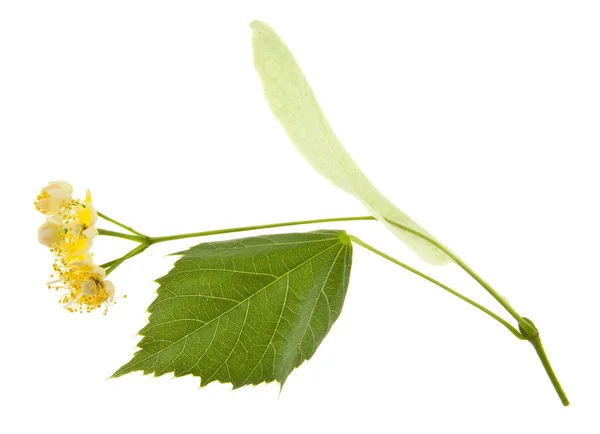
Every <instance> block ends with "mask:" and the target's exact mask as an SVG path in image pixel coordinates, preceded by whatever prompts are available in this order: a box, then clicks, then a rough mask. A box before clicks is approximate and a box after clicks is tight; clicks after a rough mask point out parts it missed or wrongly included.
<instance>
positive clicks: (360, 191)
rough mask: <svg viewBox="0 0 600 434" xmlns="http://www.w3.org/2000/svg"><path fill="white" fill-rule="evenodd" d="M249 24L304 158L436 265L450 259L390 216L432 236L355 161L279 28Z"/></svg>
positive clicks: (281, 115) (266, 82)
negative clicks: (338, 136) (393, 223)
mask: <svg viewBox="0 0 600 434" xmlns="http://www.w3.org/2000/svg"><path fill="white" fill-rule="evenodd" d="M250 27H251V28H252V29H253V34H252V44H253V46H254V66H255V67H256V70H257V72H258V75H259V77H260V79H261V81H262V84H263V87H264V93H265V97H266V99H267V102H268V104H269V107H270V108H271V111H272V112H273V114H274V115H275V117H276V118H277V119H278V120H279V122H280V123H281V125H282V126H283V128H284V129H285V130H286V132H287V134H288V136H289V138H290V139H291V140H292V142H293V143H294V145H296V148H297V149H298V150H299V151H300V153H301V154H302V155H303V156H304V158H305V159H306V160H307V161H308V162H309V163H310V164H311V165H312V166H313V168H314V169H315V170H316V171H317V172H319V173H320V174H321V175H323V176H324V177H325V178H327V179H328V180H329V181H331V182H332V183H333V184H334V185H336V186H337V187H338V188H340V189H342V190H344V191H345V192H347V193H350V194H351V195H353V196H354V197H356V198H357V199H359V200H360V201H361V202H362V203H363V204H364V206H365V207H366V208H367V209H368V210H369V212H370V213H371V214H372V215H373V216H375V217H377V219H379V220H380V221H381V222H382V223H383V224H385V225H386V226H387V228H388V229H389V230H390V231H392V232H393V233H394V234H395V235H396V236H397V237H398V238H400V240H402V241H403V242H404V243H405V244H406V245H407V246H408V247H409V248H411V249H412V250H413V251H414V252H415V253H416V254H417V255H419V256H420V257H421V258H422V259H423V260H425V261H427V262H429V263H431V264H437V265H441V264H446V263H449V262H451V259H450V258H449V257H448V256H447V255H446V254H445V253H444V252H442V251H441V250H439V249H438V248H437V247H436V246H434V245H433V244H431V243H430V242H429V241H426V240H424V239H422V238H420V237H418V236H417V235H414V234H412V233H410V232H407V231H405V230H402V229H400V228H398V227H394V226H393V225H390V224H389V223H388V222H387V221H386V220H385V219H389V220H392V221H394V222H397V223H400V224H402V225H405V226H408V227H409V228H411V229H413V230H415V231H416V232H418V233H421V234H423V235H425V236H428V237H431V238H433V237H432V236H431V234H429V233H428V232H427V231H426V230H425V229H423V228H422V227H421V226H419V224H417V222H415V221H414V220H413V219H411V218H410V217H409V216H408V215H406V214H405V213H404V212H402V211H401V210H400V209H398V208H397V207H396V206H395V205H394V204H393V203H392V202H390V201H389V200H388V199H387V198H386V197H384V196H383V195H382V194H381V193H380V192H379V190H377V188H375V186H374V185H373V183H372V182H371V181H369V179H368V178H367V177H366V176H365V174H364V173H363V172H362V171H361V170H360V168H359V167H358V166H357V165H356V163H355V162H354V160H353V159H352V157H351V156H350V154H348V152H347V151H346V150H345V149H344V147H343V146H342V144H341V143H340V141H339V140H338V138H337V137H336V135H335V133H334V132H333V130H332V129H331V127H330V126H329V123H328V122H327V118H326V117H325V114H324V113H323V111H322V110H321V107H320V106H319V103H318V102H317V99H316V98H315V95H314V94H313V91H312V89H311V88H310V85H309V84H308V82H307V81H306V78H305V77H304V74H302V71H301V70H300V67H299V66H298V64H297V63H296V61H295V60H294V57H293V56H292V53H291V52H290V51H289V49H288V48H287V46H286V45H285V43H284V42H283V41H282V40H281V39H280V38H279V36H278V35H277V34H276V33H275V31H274V30H273V29H272V28H271V27H269V26H268V25H267V24H265V23H263V22H261V21H253V22H252V23H251V24H250Z"/></svg>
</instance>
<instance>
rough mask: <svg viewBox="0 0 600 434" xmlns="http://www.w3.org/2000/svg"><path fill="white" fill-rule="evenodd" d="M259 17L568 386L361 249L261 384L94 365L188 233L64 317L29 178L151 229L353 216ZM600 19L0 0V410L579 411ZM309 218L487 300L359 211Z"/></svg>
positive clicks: (362, 418) (106, 416)
mask: <svg viewBox="0 0 600 434" xmlns="http://www.w3.org/2000/svg"><path fill="white" fill-rule="evenodd" d="M253 19H261V20H264V21H265V22H267V23H269V24H270V25H271V26H272V27H273V28H275V30H276V31H278V33H279V34H280V35H281V36H282V38H283V39H284V40H285V41H286V42H287V44H288V45H289V47H290V49H291V50H292V51H293V53H294V54H295V56H296V58H297V60H298V62H299V63H300V65H301V66H302V68H303V70H304V72H305V74H306V76H307V78H308V79H309V81H310V82H311V84H312V86H313V89H314V91H315V93H316V95H317V96H318V98H319V100H320V102H321V104H322V106H323V108H324V110H325V112H326V113H327V115H328V117H329V120H330V122H331V124H332V126H333V127H334V129H335V130H336V132H337V133H338V135H339V137H340V139H341V140H342V142H343V143H344V144H345V146H346V147H347V148H348V150H349V151H350V153H351V154H352V155H353V156H354V157H355V159H356V161H357V162H359V164H360V165H361V167H362V168H363V170H364V171H365V172H366V173H367V174H368V175H369V176H370V177H371V179H372V180H373V181H374V182H375V184H376V185H377V186H378V187H379V188H380V189H381V190H382V191H383V192H384V193H385V194H386V195H388V196H389V197H390V199H392V200H393V201H394V202H395V203H396V204H397V205H398V206H399V207H401V208H402V209H404V210H405V211H407V212H408V213H409V214H410V215H411V216H412V217H414V218H415V219H416V220H417V221H419V222H420V223H421V224H422V225H423V226H424V227H426V228H427V229H428V230H429V231H431V232H432V233H433V234H435V235H436V237H438V238H439V239H441V240H442V241H443V242H444V243H445V244H447V245H448V246H450V247H451V248H452V249H453V250H454V251H456V252H457V253H458V254H459V255H461V256H462V257H463V258H464V259H465V260H466V261H467V262H468V263H469V264H470V265H471V266H472V267H473V268H474V269H475V270H477V271H478V272H479V273H480V274H481V275H482V276H484V278H486V279H487V280H488V281H489V282H490V283H491V284H492V285H493V286H494V287H496V288H497V289H498V290H499V291H500V292H502V293H503V294H504V295H506V297H507V298H508V299H510V301H511V302H512V303H513V305H514V306H515V307H516V308H517V310H518V311H519V312H520V313H522V314H523V315H525V316H528V317H530V318H532V319H533V320H534V321H535V322H536V324H537V326H538V328H539V329H540V330H541V333H542V338H543V340H544V343H545V346H546V350H547V352H548V355H549V357H550V359H551V361H552V362H553V364H554V367H555V369H556V372H557V374H558V376H559V378H560V379H561V380H562V383H563V386H564V388H565V390H566V391H567V393H568V395H569V398H570V399H571V402H572V405H571V406H570V407H569V408H563V407H562V406H561V405H560V402H559V400H558V398H557V397H556V395H555V394H554V391H553V389H552V387H551V385H550V382H549V381H548V380H547V378H546V376H545V373H544V371H543V369H542V367H541V365H540V363H539V361H538V359H537V357H536V356H535V354H534V351H533V349H532V348H531V347H530V345H529V344H528V343H526V342H521V341H518V340H517V339H515V338H514V337H513V336H512V335H511V334H510V333H509V332H508V331H507V330H506V329H504V328H503V327H502V326H501V325H499V324H498V323H496V322H494V321H493V320H491V319H490V318H488V317H487V316H485V315H483V314H481V313H480V312H479V311H476V310H475V309H473V308H472V307H470V306H468V305H466V304H464V303H463V302H461V301H459V300H457V299H454V298H453V297H452V296H450V295H448V294H446V293H444V292H443V291H441V290H440V289H439V288H437V287H435V286H432V285H430V284H428V283H427V282H424V281H422V280H420V279H419V278H417V277H414V276H412V275H410V274H408V273H407V272H405V271H403V270H402V269H400V268H398V267H395V266H393V265H392V264H390V263H386V262H385V261H383V260H382V259H380V258H378V257H374V256H373V255H372V254H370V253H369V252H365V251H364V250H362V249H360V248H359V247H356V248H355V255H354V267H353V271H352V279H351V283H350V288H349V291H348V296H347V299H346V304H345V307H344V311H343V314H342V316H341V317H340V318H339V320H338V321H337V323H336V324H335V325H334V327H333V329H332V331H331V332H330V334H329V335H328V337H327V338H326V339H325V341H324V342H323V344H322V345H321V347H320V348H319V350H318V351H317V353H316V355H315V356H314V358H313V359H312V360H310V361H309V362H308V363H305V364H303V365H302V366H301V367H300V368H299V369H297V370H296V371H294V372H293V373H292V375H291V376H290V378H289V379H288V381H287V383H286V386H285V388H284V389H283V392H282V393H281V394H279V389H278V386H277V385H276V384H270V385H261V386H257V387H253V388H252V387H248V388H242V389H240V390H236V391H233V392H232V391H230V386H229V385H221V384H216V383H213V384H210V385H209V386H208V387H206V388H203V389H200V390H199V389H198V386H199V380H198V379H197V378H192V377H184V378H179V379H172V376H170V375H165V376H163V377H160V378H152V377H151V376H147V377H144V376H142V375H139V374H131V375H128V376H125V377H122V378H119V379H114V380H107V377H109V376H110V375H111V374H112V373H113V372H114V371H115V370H116V369H117V368H118V367H119V366H121V364H123V363H125V362H126V361H128V360H129V358H130V356H131V354H132V353H133V351H134V349H135V345H136V342H137V341H138V339H139V338H138V337H136V332H137V331H138V330H139V329H140V328H141V327H142V326H143V325H144V324H145V323H146V318H147V314H146V313H145V308H146V306H147V305H148V304H149V303H150V302H151V301H152V299H153V297H154V296H155V292H154V291H155V290H156V287H157V285H156V284H155V283H153V280H154V279H155V278H157V277H159V276H161V275H163V274H165V273H166V272H167V271H168V270H169V269H170V267H171V264H172V262H173V259H172V258H169V257H166V256H165V255H166V254H168V253H170V252H172V251H176V250H178V249H181V248H182V247H185V246H188V245H190V244H192V243H194V242H195V241H187V242H180V243H173V244H170V245H161V246H156V247H152V248H151V249H149V250H148V251H146V252H145V253H144V254H143V255H140V256H138V257H136V258H135V259H133V260H131V261H130V262H128V263H126V264H124V265H122V266H121V267H120V268H119V269H118V270H117V271H115V272H114V273H113V274H112V275H111V278H112V280H113V281H114V283H115V284H116V286H117V290H118V292H119V293H120V294H123V293H126V294H127V295H128V298H127V299H126V300H120V301H119V303H118V304H117V305H116V306H114V307H113V308H111V309H110V311H109V314H108V316H106V317H104V316H102V314H101V313H100V312H98V314H91V315H78V314H68V313H67V312H65V311H64V310H63V309H62V307H61V306H60V305H59V304H58V303H57V299H58V294H56V293H54V292H52V291H48V290H47V289H46V288H45V282H46V281H47V280H48V275H49V273H50V268H51V261H52V257H51V255H50V254H49V253H48V252H47V251H46V249H45V248H43V247H42V246H40V245H38V244H37V240H36V231H37V227H38V226H39V225H40V224H41V223H42V221H43V218H42V216H41V215H39V214H37V213H36V212H35V211H34V209H33V205H32V202H33V199H34V198H35V196H36V194H37V192H38V190H39V189H40V188H41V187H42V186H43V185H45V183H46V182H47V181H49V180H53V179H65V180H68V181H70V182H71V183H72V184H73V185H74V186H75V189H76V192H77V195H78V196H79V197H83V195H84V194H85V189H86V188H90V189H91V191H92V193H93V195H94V203H95V204H96V207H97V208H98V209H99V210H100V211H102V212H104V213H106V214H108V215H110V216H112V217H114V218H116V219H120V220H122V221H124V222H126V223H128V224H131V225H132V226H134V227H136V228H137V229H138V230H140V231H143V232H147V233H149V234H151V235H162V234H167V233H179V232H188V231H197V230H208V229H217V228H226V227H232V226H239V225H250V224H261V223H270V222H278V221H288V220H298V219H310V218H319V217H333V216H345V215H361V214H364V210H363V209H362V206H361V205H360V204H359V203H358V202H357V201H355V200H354V199H353V198H351V197H350V196H347V195H345V194H344V193H342V192H340V191H338V190H336V189H335V187H333V186H332V185H330V184H329V183H328V182H327V181H325V180H324V179H323V178H321V177H320V176H318V175H317V174H315V173H314V172H313V171H312V169H311V168H310V166H309V165H308V164H306V162H304V161H303V160H302V158H301V157H300V156H299V154H298V153H297V152H296V150H295V149H294V147H293V146H292V144H291V143H290V142H289V141H288V139H287V137H286V135H285V133H284V132H283V131H282V129H281V128H280V127H279V125H278V124H277V122H276V121H275V119H274V118H273V116H272V115H271V114H270V112H269V110H268V108H267V105H266V103H265V101H264V98H263V96H262V89H261V86H260V84H259V80H258V77H257V76H256V73H255V72H254V69H253V65H252V52H251V44H250V37H251V31H250V29H249V28H248V23H249V22H250V21H251V20H253ZM599 22H600V10H599V5H598V2H596V1H590V2H579V1H564V2H557V1H543V2H541V1H540V2H533V1H529V2H527V1H525V2H524V1H504V2H480V1H473V2H464V1H451V2H449V1H443V2H428V1H419V2H387V3H386V2H374V1H370V2H322V1H319V2H310V1H306V0H304V1H301V2H289V1H288V2H285V1H277V2H264V1H254V2H250V1H244V2H238V3H236V2H225V1H223V2H215V1H213V2H197V1H195V2H179V1H178V2H156V1H143V2H132V1H114V2H113V1H103V2H82V1H77V2H64V1H52V2H48V1H45V2H39V3H35V2H29V1H5V2H2V3H1V6H0V66H1V67H0V146H1V152H2V157H1V160H0V176H1V177H2V179H1V185H2V195H1V198H2V199H1V200H2V213H1V214H0V216H1V217H0V218H1V219H2V221H1V226H0V227H1V231H2V233H1V238H0V239H1V240H2V249H1V253H0V254H1V255H2V258H1V259H2V262H1V264H2V265H1V267H2V295H1V299H0V301H1V303H2V314H1V315H0V327H1V328H0V330H1V333H2V347H1V350H0V351H1V354H2V356H1V358H0V365H1V366H0V376H1V383H0V395H1V396H2V398H3V401H4V403H3V404H2V405H1V408H2V411H1V413H2V417H1V418H0V431H2V432H10V433H13V432H15V433H21V432H62V433H75V432H82V431H85V432H90V433H105V432H126V431H127V430H131V431H133V430H135V432H149V433H153V432H185V433H187V432H203V433H208V432H250V433H252V432H262V433H281V432H286V433H296V432H298V433H300V432H303V433H304V432H313V433H314V432H317V433H320V432H349V431H352V430H356V431H358V432H381V433H388V432H391V433H393V432H405V433H426V432H427V433H429V432H450V433H482V432H485V433H500V432H512V433H534V432H535V433H538V432H569V433H597V432H599V429H600V421H599V420H598V418H599V416H598V415H597V414H598V408H600V397H599V390H600V375H599V373H598V372H599V371H598V367H599V366H600V357H599V355H598V353H599V351H598V345H599V334H598V332H599V331H600V330H599V329H600V327H599V322H600V321H599V317H598V302H599V301H600V296H599V290H600V284H599V283H598V260H599V259H600V254H599V253H598V245H599V244H600V229H599V226H598V221H599V220H600V210H599V208H598V185H599V184H600V174H599V173H598V161H599V158H598V154H597V150H598V145H599V144H600V130H599V123H598V120H599V115H600V102H599V101H600V84H599V83H600V80H599V78H600V62H599V57H598V53H599V48H600V47H599V46H600V26H599V25H598V23H599ZM102 227H105V228H110V226H108V225H104V224H103V225H102ZM321 227H330V228H340V229H347V230H348V231H349V232H351V233H353V234H355V235H357V236H359V237H361V238H362V239H364V240H365V241H367V242H369V243H372V244H374V245H375V246H377V247H379V248H380V249H382V250H384V251H386V252H388V253H390V254H393V255H394V256H397V257H398V258H400V259H402V260H404V261H406V262H408V263H410V264H412V265H415V266H417V267H419V268H421V269H422V270H424V271H426V272H430V273H431V274H433V275H435V276H436V277H438V278H439V279H441V280H443V281H444V282H446V283H449V284H451V285H452V286H454V287H456V288H457V289H460V290H461V291H464V292H465V293H467V294H469V295H471V296H473V297H474V298H476V299H477V300H479V301H481V302H482V303H484V304H486V305H487V306H489V307H492V308H494V310H496V312H498V313H502V311H501V308H499V307H498V306H497V304H496V303H495V302H494V300H492V299H491V298H490V297H489V296H488V295H487V294H486V293H485V292H484V291H483V290H482V289H481V288H479V287H477V286H476V285H475V284H474V283H473V282H471V281H470V280H469V279H468V278H466V277H465V276H464V273H462V272H460V271H459V270H458V267H456V266H452V265H450V266H447V267H443V268H435V267H428V266H426V265H423V264H422V262H421V261H420V260H419V259H418V258H416V257H415V256H414V255H412V253H411V252H410V251H408V250H407V249H406V248H405V247H404V246H403V245H401V243H400V242H399V241H398V240H396V239H395V238H394V237H393V236H392V235H391V234H389V233H387V232H386V231H385V229H383V228H382V227H380V225H378V224H377V223H375V222H363V223H355V224H337V225H323V226H321ZM311 229H316V227H299V228H297V229H296V230H311ZM271 232H276V231H271ZM219 238H224V237H213V239H219ZM131 247H133V245H130V243H128V242H121V240H116V239H110V238H106V239H104V238H101V239H99V240H98V241H97V242H96V244H95V248H94V251H95V254H96V259H97V261H98V262H104V261H107V260H110V259H113V258H114V257H117V256H118V255H120V254H122V253H124V252H125V251H127V250H128V249H129V248H131ZM505 316H506V315H505ZM59 430H60V431H59Z"/></svg>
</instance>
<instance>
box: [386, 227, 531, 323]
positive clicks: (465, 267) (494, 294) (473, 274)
mask: <svg viewBox="0 0 600 434" xmlns="http://www.w3.org/2000/svg"><path fill="white" fill-rule="evenodd" d="M385 220H386V221H387V222H388V223H390V224H391V225H393V226H396V227H397V228H400V229H403V230H405V231H407V232H410V233H411V234H413V235H416V236H417V237H419V238H422V239H424V240H425V241H427V242H429V243H430V244H432V245H434V246H435V247H437V248H438V249H440V250H441V251H442V252H444V253H445V254H446V255H448V256H449V257H450V259H452V260H453V261H454V262H455V263H456V264H457V265H458V266H459V267H460V268H462V269H463V270H464V271H466V272H467V273H468V274H469V275H470V276H471V277H472V278H473V279H475V280H476V281H477V283H479V284H480V285H481V286H482V287H483V288H484V289H485V290H486V291H487V292H488V293H489V294H490V295H491V296H492V297H494V299H496V301H497V302H498V303H500V305H502V307H503V308H504V309H506V311H507V312H508V313H509V314H510V315H511V316H512V317H513V318H514V319H515V320H517V323H519V326H521V327H522V328H523V330H525V332H526V334H527V335H534V334H535V333H536V330H535V328H534V327H533V326H532V325H531V324H529V323H528V322H527V321H525V320H524V319H523V317H522V316H521V315H519V313H518V312H517V311H516V310H515V309H514V308H513V307H512V306H511V305H510V303H509V302H508V300H507V299H506V298H505V297H503V296H502V295H501V294H500V293H499V292H497V291H496V290H495V289H494V288H492V286H491V285H490V284H488V283H487V282H486V281H485V280H483V279H482V278H481V276H479V275H478V274H477V273H476V272H475V271H474V270H473V269H472V268H471V267H469V266H468V265H467V264H466V263H465V262H464V261H463V260H462V259H460V258H459V257H458V256H457V255H456V254H455V253H454V252H452V250H450V249H449V248H448V247H446V246H444V245H443V244H442V243H440V242H439V241H437V240H436V239H435V238H432V237H430V236H428V235H425V234H422V233H420V232H419V231H416V230H414V229H413V228H411V227H409V226H405V225H403V224H401V223H397V222H395V221H393V220H390V219H385Z"/></svg>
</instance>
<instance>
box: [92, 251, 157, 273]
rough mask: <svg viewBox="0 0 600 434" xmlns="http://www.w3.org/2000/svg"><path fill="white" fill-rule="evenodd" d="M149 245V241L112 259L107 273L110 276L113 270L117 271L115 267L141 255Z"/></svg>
mask: <svg viewBox="0 0 600 434" xmlns="http://www.w3.org/2000/svg"><path fill="white" fill-rule="evenodd" d="M148 247H150V244H147V243H143V244H140V245H139V246H137V247H136V248H134V249H132V250H130V251H129V252H127V253H126V254H125V255H123V256H121V257H120V258H119V259H116V260H114V261H111V263H110V265H109V266H108V268H107V269H106V275H107V276H108V275H109V274H110V273H112V272H113V271H115V269H116V268H117V267H118V266H119V265H121V264H122V263H123V262H125V261H126V260H128V259H131V258H133V257H134V256H136V255H139V254H140V253H142V252H143V251H144V250H146V249H147V248H148ZM102 268H104V267H102Z"/></svg>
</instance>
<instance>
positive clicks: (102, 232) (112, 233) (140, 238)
mask: <svg viewBox="0 0 600 434" xmlns="http://www.w3.org/2000/svg"><path fill="white" fill-rule="evenodd" d="M98 235H107V236H109V237H117V238H123V239H126V240H130V241H137V242H138V243H144V244H152V243H149V242H148V240H149V237H147V236H145V235H129V234H124V233H122V232H115V231H109V230H106V229H98Z"/></svg>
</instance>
